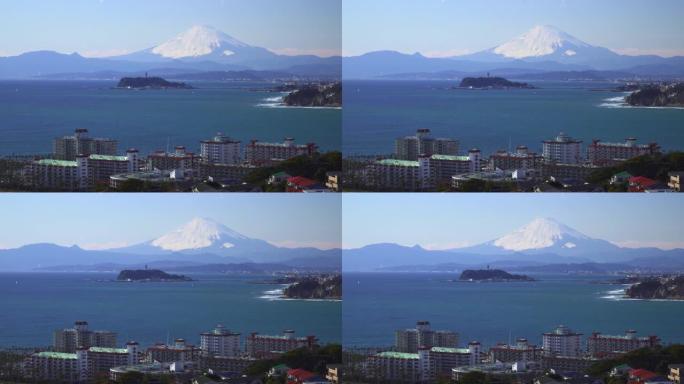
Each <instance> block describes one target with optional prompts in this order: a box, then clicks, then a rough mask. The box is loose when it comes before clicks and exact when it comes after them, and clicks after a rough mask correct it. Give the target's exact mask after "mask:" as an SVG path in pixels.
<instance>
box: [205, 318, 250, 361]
mask: <svg viewBox="0 0 684 384" xmlns="http://www.w3.org/2000/svg"><path fill="white" fill-rule="evenodd" d="M200 349H201V350H202V353H203V354H204V355H208V356H228V357H235V356H238V355H240V334H239V333H235V332H231V331H229V330H227V329H225V328H224V327H223V325H221V324H219V325H217V326H216V328H214V330H213V331H211V332H204V333H201V334H200Z"/></svg>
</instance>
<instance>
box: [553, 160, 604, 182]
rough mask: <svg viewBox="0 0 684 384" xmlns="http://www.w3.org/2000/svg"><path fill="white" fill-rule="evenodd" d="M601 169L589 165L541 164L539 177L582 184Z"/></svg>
mask: <svg viewBox="0 0 684 384" xmlns="http://www.w3.org/2000/svg"><path fill="white" fill-rule="evenodd" d="M599 169H601V167H599V166H596V165H591V164H561V163H542V165H541V177H543V178H551V177H553V178H554V179H556V180H574V181H579V182H584V181H585V180H586V179H587V178H588V177H589V176H591V174H592V173H594V172H595V171H597V170H599Z"/></svg>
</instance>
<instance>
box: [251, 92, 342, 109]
mask: <svg viewBox="0 0 684 384" xmlns="http://www.w3.org/2000/svg"><path fill="white" fill-rule="evenodd" d="M288 94H289V93H288V92H281V95H280V96H275V97H267V98H265V99H263V100H262V101H263V102H262V103H259V104H257V105H256V107H259V108H285V109H331V110H341V109H342V107H341V106H340V107H328V106H326V107H308V106H301V105H287V104H285V103H283V98H284V97H285V96H286V95H288Z"/></svg>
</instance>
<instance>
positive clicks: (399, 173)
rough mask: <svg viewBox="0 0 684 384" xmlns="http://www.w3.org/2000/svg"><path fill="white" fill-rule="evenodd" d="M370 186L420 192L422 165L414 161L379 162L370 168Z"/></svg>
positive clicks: (389, 160)
mask: <svg viewBox="0 0 684 384" xmlns="http://www.w3.org/2000/svg"><path fill="white" fill-rule="evenodd" d="M368 184H369V185H370V186H373V187H377V188H387V189H396V190H407V191H415V190H418V189H420V188H421V185H422V184H421V177H420V164H419V163H418V161H414V160H396V159H383V160H377V161H375V162H374V163H372V164H371V165H370V166H369V169H368Z"/></svg>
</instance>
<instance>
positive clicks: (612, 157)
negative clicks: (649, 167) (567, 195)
mask: <svg viewBox="0 0 684 384" xmlns="http://www.w3.org/2000/svg"><path fill="white" fill-rule="evenodd" d="M659 151H660V147H659V146H658V144H656V143H650V144H637V140H636V139H635V138H634V137H628V138H627V139H625V142H624V143H608V142H602V141H601V140H594V141H592V143H591V144H589V146H588V147H587V160H588V161H589V162H590V163H591V164H594V165H601V166H610V165H615V164H616V163H619V162H621V161H624V160H629V159H631V158H634V157H638V156H643V155H653V154H656V153H658V152H659Z"/></svg>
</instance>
